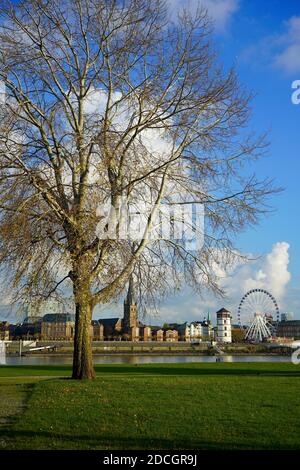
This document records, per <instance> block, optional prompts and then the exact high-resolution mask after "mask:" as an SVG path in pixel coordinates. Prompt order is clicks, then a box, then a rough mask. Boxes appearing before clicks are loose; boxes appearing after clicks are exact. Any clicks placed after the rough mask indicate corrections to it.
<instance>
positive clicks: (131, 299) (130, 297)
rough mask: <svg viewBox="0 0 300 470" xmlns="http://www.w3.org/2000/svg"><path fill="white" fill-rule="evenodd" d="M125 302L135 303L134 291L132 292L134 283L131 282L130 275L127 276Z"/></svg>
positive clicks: (128, 303)
mask: <svg viewBox="0 0 300 470" xmlns="http://www.w3.org/2000/svg"><path fill="white" fill-rule="evenodd" d="M125 304H127V305H135V304H136V300H135V292H134V283H133V277H132V275H131V276H130V278H129V283H128V291H127V296H126V299H125Z"/></svg>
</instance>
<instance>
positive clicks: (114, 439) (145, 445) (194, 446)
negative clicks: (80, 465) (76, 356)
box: [2, 430, 300, 450]
mask: <svg viewBox="0 0 300 470" xmlns="http://www.w3.org/2000/svg"><path fill="white" fill-rule="evenodd" d="M2 439H4V440H5V441H6V443H7V445H6V449H7V450H9V449H14V450H23V449H34V450H50V449H53V450H54V449H56V450H60V449H64V450H76V449H77V450H79V449H80V450H110V449H111V450H112V449H114V450H171V449H173V450H187V449H190V450H198V449H199V450H247V449H248V450H255V449H256V450H274V449H285V450H295V449H299V448H300V445H299V446H298V445H297V446H292V445H287V444H286V445H285V444H282V443H280V442H270V443H269V444H267V443H266V444H262V443H261V442H259V441H257V442H256V443H251V444H248V445H246V443H245V442H244V443H237V442H228V443H227V442H222V443H218V442H212V441H207V442H206V441H203V440H201V441H200V440H197V439H189V440H187V439H182V440H181V439H164V438H155V439H152V438H151V437H149V436H145V437H144V438H143V437H134V438H128V437H124V436H120V435H107V434H106V435H105V436H104V435H99V436H96V435H94V436H89V435H86V434H83V435H62V434H59V433H52V432H47V431H39V432H38V433H34V432H32V431H26V430H23V431H20V430H18V431H13V430H7V431H6V432H5V433H4V434H3V436H2ZM31 439H32V442H31ZM22 441H23V442H24V441H26V445H25V446H23V445H22ZM55 441H56V442H55Z"/></svg>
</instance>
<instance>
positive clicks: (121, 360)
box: [1, 354, 291, 366]
mask: <svg viewBox="0 0 300 470" xmlns="http://www.w3.org/2000/svg"><path fill="white" fill-rule="evenodd" d="M216 359H218V360H219V359H220V360H221V361H222V362H290V360H291V359H290V357H289V356H277V355H260V356H251V355H244V356H230V355H223V356H217V357H216V356H201V355H194V356H183V355H175V354H173V355H163V356H154V355H150V354H148V355H147V354H144V355H138V354H136V355H134V354H133V355H129V354H128V355H117V354H114V355H106V356H105V355H103V356H94V364H155V363H159V364H162V363H163V364H174V363H175V364H176V363H180V364H182V363H189V362H216ZM1 363H2V364H6V365H16V366H19V365H46V364H47V365H49V364H71V363H72V356H71V355H62V356H59V355H57V356H54V355H53V356H52V355H51V356H50V355H49V356H23V357H12V356H7V357H6V358H5V359H4V360H3V359H2V361H1Z"/></svg>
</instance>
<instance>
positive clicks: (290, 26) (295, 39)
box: [274, 16, 300, 73]
mask: <svg viewBox="0 0 300 470" xmlns="http://www.w3.org/2000/svg"><path fill="white" fill-rule="evenodd" d="M286 28H287V31H286V33H284V34H282V35H281V36H280V37H279V38H278V40H277V43H278V45H279V49H280V50H279V52H278V53H277V54H276V56H275V60H274V63H275V65H276V66H278V67H280V68H281V69H283V70H284V71H285V72H287V73H296V72H299V71H300V16H292V17H291V18H290V19H289V20H288V21H287V22H286Z"/></svg>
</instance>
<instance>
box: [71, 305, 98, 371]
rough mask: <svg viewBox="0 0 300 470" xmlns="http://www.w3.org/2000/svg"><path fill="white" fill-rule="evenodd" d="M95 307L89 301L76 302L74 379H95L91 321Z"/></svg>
mask: <svg viewBox="0 0 300 470" xmlns="http://www.w3.org/2000/svg"><path fill="white" fill-rule="evenodd" d="M92 314H93V309H92V306H91V303H89V302H84V301H82V302H76V320H75V337H74V355H73V374H72V378H73V379H79V380H82V379H93V378H95V372H94V368H93V356H92V337H91V336H92V335H91V321H92Z"/></svg>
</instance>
